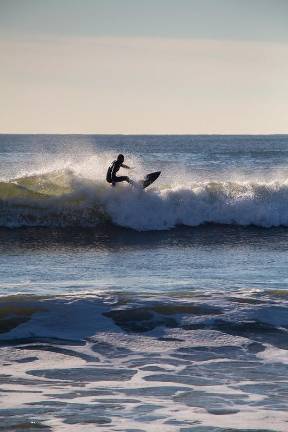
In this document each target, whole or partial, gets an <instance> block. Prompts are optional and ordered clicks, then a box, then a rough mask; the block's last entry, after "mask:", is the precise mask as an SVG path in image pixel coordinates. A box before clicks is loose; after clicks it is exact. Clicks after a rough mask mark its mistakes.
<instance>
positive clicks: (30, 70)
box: [0, 0, 288, 134]
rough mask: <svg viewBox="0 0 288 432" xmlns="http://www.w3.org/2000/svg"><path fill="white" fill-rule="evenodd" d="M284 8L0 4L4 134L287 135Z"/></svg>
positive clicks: (269, 1) (21, 0)
mask: <svg viewBox="0 0 288 432" xmlns="http://www.w3.org/2000/svg"><path fill="white" fill-rule="evenodd" d="M287 77H288V0H153V1H152V0H145V1H143V0H0V95H1V99H0V133H110V134H118V133H119V134H213V133H216V134H250V133H251V134H255V133H256V134H257V133H264V134H266V133H288V121H287V118H288V79H287Z"/></svg>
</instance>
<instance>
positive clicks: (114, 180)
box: [106, 154, 130, 186]
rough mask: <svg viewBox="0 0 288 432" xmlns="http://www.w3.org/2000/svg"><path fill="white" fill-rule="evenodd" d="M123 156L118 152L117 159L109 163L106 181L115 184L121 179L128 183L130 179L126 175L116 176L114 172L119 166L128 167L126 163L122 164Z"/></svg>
mask: <svg viewBox="0 0 288 432" xmlns="http://www.w3.org/2000/svg"><path fill="white" fill-rule="evenodd" d="M123 162H124V156H123V154H119V155H118V157H117V159H116V160H114V161H113V162H112V163H111V165H110V166H109V168H108V170H107V174H106V180H107V182H108V183H112V186H115V184H116V183H120V182H123V181H126V182H128V183H130V179H129V177H127V176H119V177H117V176H116V173H117V172H118V171H119V169H120V168H126V169H130V167H129V166H128V165H124V163H123Z"/></svg>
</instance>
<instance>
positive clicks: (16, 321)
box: [0, 135, 288, 432]
mask: <svg viewBox="0 0 288 432" xmlns="http://www.w3.org/2000/svg"><path fill="white" fill-rule="evenodd" d="M118 153H123V154H124V155H125V163H127V165H129V166H131V167H132V168H133V169H131V170H129V171H125V172H124V169H123V174H124V173H125V174H128V175H129V176H130V177H131V179H133V180H134V182H135V184H134V186H132V185H130V184H126V183H125V184H124V183H123V184H118V185H117V186H116V187H114V188H113V187H111V186H110V185H109V184H108V183H106V181H105V177H106V170H107V167H108V166H109V164H110V163H111V161H112V160H114V159H115V158H116V157H117V154H118ZM287 166H288V136H287V135H273V136H272V135H271V136H269V135H267V136H263V135H262V136H261V135H258V136H257V135H255V136H244V135H242V136H232V135H231V136H229V135H226V136H216V135H209V136H208V135H207V136H197V135H195V136H184V135H183V136H164V135H159V136H144V135H143V136H125V135H0V367H1V373H0V420H1V424H0V430H5V431H6V430H7V431H14V430H15V431H16V430H17V431H32V430H39V431H52V432H54V431H57V432H58V431H65V432H66V431H67V432H68V431H69V432H73V431H82V430H85V431H89V432H90V431H97V430H100V428H101V430H107V431H111V432H112V431H113V432H115V431H117V432H120V431H121V432H132V431H133V432H134V431H135V432H136V431H137V432H144V431H145V432H155V431H158V430H161V432H175V431H177V432H228V431H229V432H247V431H249V432H286V431H287V424H288V416H287V412H288V404H287V388H288V381H287V376H288V374H287V372H288V369H287V368H288V290H287V281H288V271H287V249H288V205H287V198H288V172H287ZM157 170H161V176H160V177H159V178H158V179H157V181H156V182H155V183H154V184H153V185H150V186H149V187H148V188H147V189H145V190H143V189H141V188H139V187H137V182H138V181H139V180H141V179H143V178H144V176H145V175H146V174H147V173H150V172H153V171H157ZM119 174H122V169H121V171H120V173H119Z"/></svg>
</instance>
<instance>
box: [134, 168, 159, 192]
mask: <svg viewBox="0 0 288 432" xmlns="http://www.w3.org/2000/svg"><path fill="white" fill-rule="evenodd" d="M160 174H161V171H155V172H153V173H150V174H147V175H146V176H145V178H144V180H141V181H140V182H139V184H140V185H141V186H142V187H143V189H145V188H146V187H147V186H150V185H151V184H152V183H154V181H155V180H157V178H158V177H159V176H160Z"/></svg>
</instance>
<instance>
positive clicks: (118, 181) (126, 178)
mask: <svg viewBox="0 0 288 432" xmlns="http://www.w3.org/2000/svg"><path fill="white" fill-rule="evenodd" d="M113 181H114V182H115V183H120V182H123V181H126V182H127V183H129V181H130V179H129V177H127V176H120V177H114V179H113Z"/></svg>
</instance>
